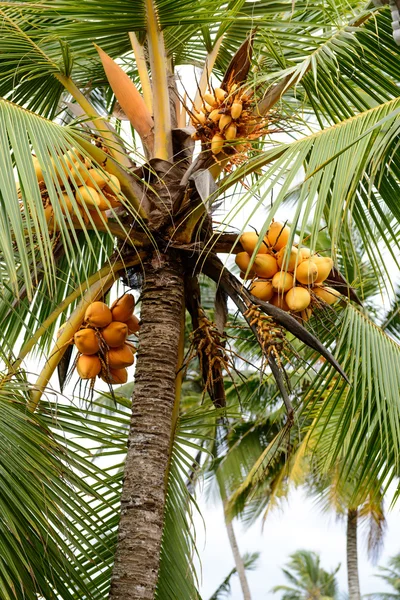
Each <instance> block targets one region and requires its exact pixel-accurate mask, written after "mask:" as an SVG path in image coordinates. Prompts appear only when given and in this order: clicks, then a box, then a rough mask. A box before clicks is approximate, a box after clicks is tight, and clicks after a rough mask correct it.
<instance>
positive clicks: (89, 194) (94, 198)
mask: <svg viewBox="0 0 400 600" xmlns="http://www.w3.org/2000/svg"><path fill="white" fill-rule="evenodd" d="M75 198H76V201H77V202H78V204H80V205H81V206H84V205H85V204H86V206H87V207H88V208H89V209H90V207H91V206H97V207H99V206H100V197H99V194H98V193H97V192H96V190H95V189H93V188H91V187H90V186H86V187H84V186H81V187H79V188H78V189H77V192H76V194H75Z"/></svg>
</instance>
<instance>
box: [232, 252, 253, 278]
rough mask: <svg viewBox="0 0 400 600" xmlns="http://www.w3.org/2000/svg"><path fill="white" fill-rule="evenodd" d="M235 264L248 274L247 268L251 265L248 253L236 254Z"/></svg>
mask: <svg viewBox="0 0 400 600" xmlns="http://www.w3.org/2000/svg"><path fill="white" fill-rule="evenodd" d="M235 263H236V264H237V266H238V267H239V269H240V270H241V271H244V272H245V273H246V271H247V268H248V266H249V264H250V256H249V254H247V252H239V253H238V254H236V258H235Z"/></svg>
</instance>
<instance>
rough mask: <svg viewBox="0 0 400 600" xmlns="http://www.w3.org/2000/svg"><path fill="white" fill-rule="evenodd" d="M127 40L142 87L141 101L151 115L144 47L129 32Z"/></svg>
mask: <svg viewBox="0 0 400 600" xmlns="http://www.w3.org/2000/svg"><path fill="white" fill-rule="evenodd" d="M129 39H130V41H131V45H132V50H133V54H134V56H135V61H136V68H137V70H138V73H139V79H140V84H141V86H142V94H143V100H144V102H145V104H146V106H147V108H148V109H149V111H150V113H151V114H153V92H152V90H151V83H150V77H149V72H148V70H147V64H146V57H145V55H144V47H143V46H142V44H140V42H139V40H138V38H137V35H136V33H134V32H132V31H130V32H129Z"/></svg>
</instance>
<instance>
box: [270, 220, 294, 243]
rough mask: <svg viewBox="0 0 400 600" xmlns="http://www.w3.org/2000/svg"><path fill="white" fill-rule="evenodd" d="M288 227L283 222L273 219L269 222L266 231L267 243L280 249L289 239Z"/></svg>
mask: <svg viewBox="0 0 400 600" xmlns="http://www.w3.org/2000/svg"><path fill="white" fill-rule="evenodd" d="M289 236H290V229H289V227H286V225H284V224H283V223H279V221H275V222H274V223H271V226H270V228H269V229H268V231H267V240H268V244H269V245H270V246H272V248H273V249H274V250H280V249H281V248H283V247H284V246H286V244H287V243H288V241H289Z"/></svg>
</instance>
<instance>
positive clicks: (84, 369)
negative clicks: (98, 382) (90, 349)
mask: <svg viewBox="0 0 400 600" xmlns="http://www.w3.org/2000/svg"><path fill="white" fill-rule="evenodd" d="M76 370H77V371H78V375H79V377H80V378H81V379H93V377H96V376H97V375H99V373H100V371H101V362H100V359H99V357H98V356H96V355H93V356H88V355H87V354H82V355H81V356H80V357H79V358H78V361H77V363H76Z"/></svg>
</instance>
